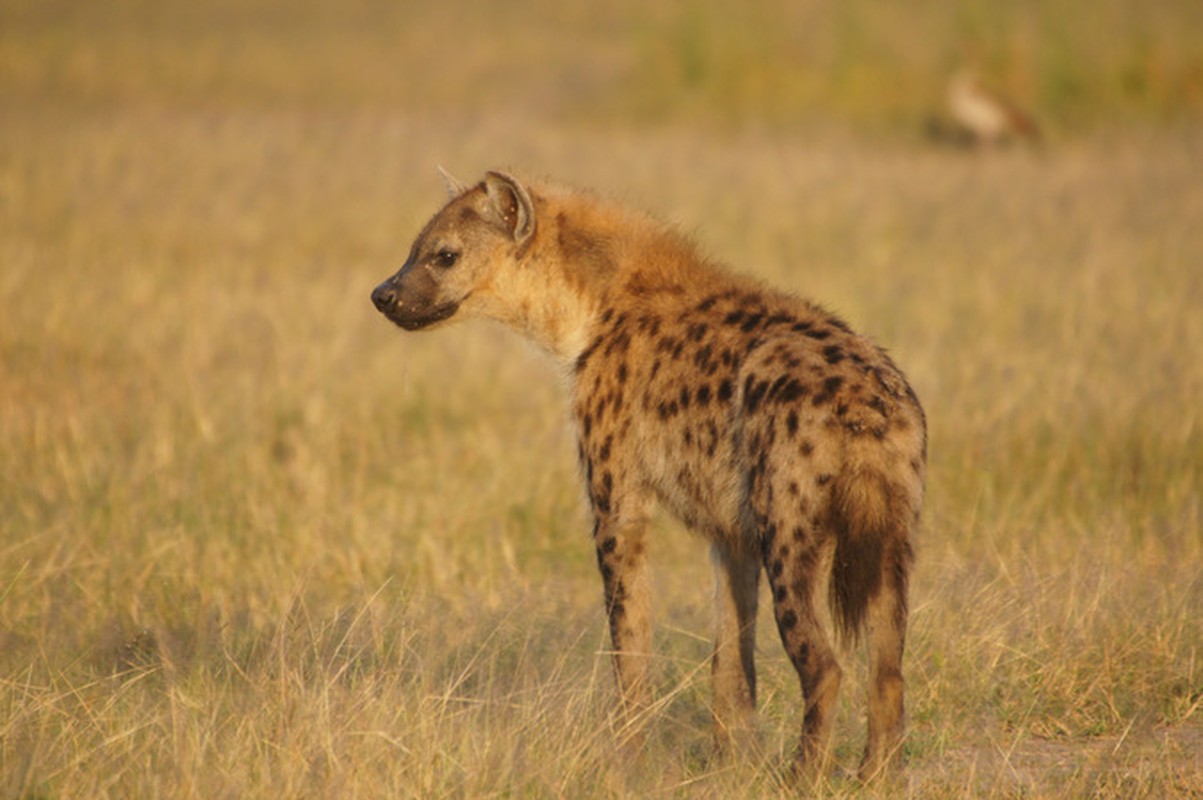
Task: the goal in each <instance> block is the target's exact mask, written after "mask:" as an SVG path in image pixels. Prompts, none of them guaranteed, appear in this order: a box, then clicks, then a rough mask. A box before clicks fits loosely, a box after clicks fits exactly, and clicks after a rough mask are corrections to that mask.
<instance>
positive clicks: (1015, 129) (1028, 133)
mask: <svg viewBox="0 0 1203 800" xmlns="http://www.w3.org/2000/svg"><path fill="white" fill-rule="evenodd" d="M947 102H948V113H949V115H950V116H951V117H952V122H953V124H954V125H955V126H956V128H957V131H958V132H959V133H960V135H961V136H962V137H964V138H965V139H967V140H968V142H969V143H970V144H976V145H983V146H987V147H993V146H994V145H997V144H1001V143H1004V142H1007V141H1011V140H1013V139H1027V140H1029V141H1031V142H1038V141H1039V140H1040V130H1039V128H1037V127H1036V123H1035V121H1034V120H1033V119H1032V118H1031V116H1029V115H1028V114H1026V113H1024V112H1023V111H1022V110H1021V109H1020V108H1019V107H1018V106H1016V105H1015V104H1014V103H1012V102H1010V101H1009V100H1008V99H1007V98H1005V97H1001V96H999V95H997V94H994V93H992V92H990V91H989V90H988V89H986V88H985V87H984V86H982V84H981V82H980V81H979V80H978V77H977V74H976V73H975V72H974V71H973V70H971V69H963V70H960V71H959V72H957V73H956V74H955V75H953V77H952V80H950V81H949V83H948V96H947Z"/></svg>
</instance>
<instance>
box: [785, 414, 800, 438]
mask: <svg viewBox="0 0 1203 800" xmlns="http://www.w3.org/2000/svg"><path fill="white" fill-rule="evenodd" d="M785 429H786V430H787V431H789V435H790V436H793V435H794V434H796V433H797V432H798V412H797V411H794V410H793V409H792V408H791V409H790V412H789V414H788V415H786V417H785Z"/></svg>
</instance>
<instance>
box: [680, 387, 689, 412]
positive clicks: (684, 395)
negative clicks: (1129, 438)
mask: <svg viewBox="0 0 1203 800" xmlns="http://www.w3.org/2000/svg"><path fill="white" fill-rule="evenodd" d="M689 400H690V397H689V387H688V386H682V387H681V396H680V398H679V401H680V403H681V408H682V409H686V408H689Z"/></svg>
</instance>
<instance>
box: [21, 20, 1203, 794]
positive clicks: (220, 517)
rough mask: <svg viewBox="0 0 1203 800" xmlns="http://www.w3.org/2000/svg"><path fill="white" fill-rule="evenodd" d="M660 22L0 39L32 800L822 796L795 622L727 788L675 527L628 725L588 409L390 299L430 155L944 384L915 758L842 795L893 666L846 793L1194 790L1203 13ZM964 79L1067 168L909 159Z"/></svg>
mask: <svg viewBox="0 0 1203 800" xmlns="http://www.w3.org/2000/svg"><path fill="white" fill-rule="evenodd" d="M647 5H649V8H643V6H644V4H642V3H636V2H616V3H611V4H605V7H604V8H602V6H601V5H599V4H591V7H589V8H585V7H584V6H583V5H582V7H581V8H574V7H572V4H560V3H555V2H550V0H546V1H545V0H518V2H514V3H507V4H504V5H501V4H498V5H497V6H496V7H494V6H492V5H489V6H485V7H481V8H476V7H474V6H473V5H472V4H470V3H467V2H460V1H459V0H454V1H453V2H448V3H441V4H429V6H430V7H426V6H425V5H423V6H421V7H413V8H407V7H405V6H406V4H387V3H384V2H379V1H378V0H354V1H353V2H346V3H339V4H329V5H323V4H320V3H317V2H305V3H288V4H284V3H275V2H272V1H271V0H255V1H254V2H250V3H245V2H243V3H234V2H217V3H204V4H201V3H183V2H176V1H175V0H170V1H169V2H165V3H164V2H150V0H123V1H122V2H113V3H103V4H101V3H82V2H78V3H70V2H48V1H45V0H13V1H11V2H6V3H5V4H4V5H3V6H0V796H3V797H15V798H72V797H97V798H100V797H114V798H116V797H198V798H221V797H239V798H241V797H251V798H254V797H263V798H268V797H270V798H276V797H435V798H437V797H499V796H500V797H540V796H562V797H596V796H632V797H635V796H666V797H694V796H698V797H773V796H777V795H778V794H785V793H786V792H785V791H784V789H783V787H782V786H781V785H780V784H779V783H778V780H777V777H776V775H777V771H776V770H777V768H778V767H780V766H781V765H782V764H783V763H785V761H786V759H787V757H788V755H789V752H790V748H791V747H792V745H793V741H794V738H795V735H796V731H797V729H798V728H799V726H800V722H801V721H800V718H799V713H798V699H799V698H798V691H797V687H796V682H795V679H794V677H793V671H792V669H791V668H790V667H789V665H788V663H787V661H786V659H785V657H784V655H783V654H782V653H781V651H780V648H779V646H778V643H777V641H776V635H775V632H774V631H773V630H772V624H771V622H770V621H769V620H767V619H762V621H761V622H762V630H761V634H760V647H759V663H760V670H761V706H762V710H763V713H762V733H763V740H764V746H765V758H764V761H765V763H764V764H753V765H742V764H730V763H724V762H720V761H716V760H714V759H712V758H711V757H710V751H709V741H710V740H709V717H708V711H707V703H708V698H709V693H708V688H707V679H708V666H707V655H708V647H709V645H708V641H707V640H708V637H709V605H710V601H709V588H708V584H709V566H708V563H707V558H706V555H705V551H704V548H703V547H701V546H700V545H699V543H698V542H696V541H694V540H692V539H691V538H690V537H689V536H688V535H687V534H685V533H684V532H683V531H681V530H680V528H679V526H678V525H677V524H675V523H674V522H673V521H672V520H669V519H661V520H659V521H658V523H657V531H656V537H655V541H654V545H653V549H654V556H655V560H656V565H657V567H656V568H657V573H656V574H657V583H658V595H657V597H658V607H657V617H658V620H659V623H660V625H659V628H658V639H657V648H658V651H657V652H658V659H659V660H658V667H657V670H658V672H657V686H658V695H659V697H660V698H661V699H662V702H661V704H660V705H659V706H658V707H657V708H656V709H655V711H654V713H653V714H652V715H650V716H649V718H647V719H642V720H639V721H637V723H636V724H635V725H634V726H633V728H634V729H637V730H633V729H632V728H630V727H628V728H620V727H618V725H617V723H616V722H615V721H613V720H612V719H611V717H610V711H611V709H612V707H613V704H614V701H615V692H614V689H613V685H612V679H611V675H610V666H609V660H608V655H607V653H606V651H605V648H606V639H605V633H604V631H605V625H604V621H603V618H602V609H601V602H600V597H601V588H600V581H599V580H598V579H597V577H596V575H595V571H596V568H595V565H594V557H593V552H592V547H591V545H590V544H589V542H588V539H587V531H588V523H587V520H586V517H585V510H584V503H583V498H582V495H581V490H580V488H579V486H578V478H577V474H576V465H575V463H574V455H575V449H574V445H573V442H572V438H571V432H570V430H569V429H568V426H567V423H566V412H565V411H564V409H563V406H562V402H561V401H562V397H561V394H562V392H561V387H560V385H559V383H558V379H557V376H556V375H555V374H554V371H553V370H552V368H551V367H550V366H549V365H548V364H547V363H545V362H544V361H542V360H541V358H540V357H539V355H538V354H537V353H535V352H534V351H532V350H531V349H530V348H529V347H527V346H525V345H523V344H521V343H520V342H519V341H517V340H516V339H515V338H513V337H511V336H506V335H499V333H498V332H497V331H496V330H495V329H493V328H490V327H488V326H485V325H466V326H463V327H460V328H453V329H448V330H445V331H442V332H439V333H434V334H430V335H428V336H423V335H403V334H401V333H400V332H399V331H397V330H395V329H393V328H392V327H391V326H390V325H388V324H387V323H386V322H385V321H384V320H382V319H381V318H379V316H378V315H377V314H376V313H375V311H374V310H373V309H372V308H371V305H370V303H369V302H368V293H369V292H370V290H371V288H372V287H373V286H374V285H375V284H376V283H377V282H378V281H379V280H380V279H382V278H384V277H385V276H387V275H388V274H389V273H391V272H392V271H393V270H394V269H395V268H396V267H397V266H398V265H399V264H400V263H401V262H402V260H403V259H404V256H405V253H406V250H407V248H408V245H409V241H410V238H411V236H412V235H413V234H414V232H415V231H416V230H417V229H418V227H419V226H420V225H421V223H422V222H423V221H424V220H425V218H426V217H427V216H428V215H429V214H430V213H431V212H432V211H433V210H434V209H435V207H436V206H437V204H438V203H439V202H440V200H441V198H442V192H443V190H442V186H441V182H440V179H439V178H438V176H437V175H436V173H435V171H434V166H435V165H436V164H438V163H443V164H445V165H446V166H447V167H449V168H451V169H452V170H453V171H454V172H456V173H458V174H460V175H461V176H463V177H465V178H472V177H475V176H477V175H478V174H479V173H480V172H481V171H482V170H483V169H485V168H487V167H493V166H499V165H501V166H510V167H514V168H516V169H518V170H522V171H525V172H529V173H534V174H537V175H550V176H554V177H555V178H557V179H559V180H563V181H565V182H569V183H573V184H579V185H583V186H588V187H592V188H594V189H596V190H597V191H598V192H600V193H602V194H605V195H609V196H612V197H615V198H618V199H620V200H622V201H624V202H628V203H630V204H633V205H636V206H640V207H643V208H645V209H648V210H651V211H653V212H654V213H656V214H658V215H659V216H661V217H663V218H665V219H667V220H669V221H672V222H673V223H675V224H678V225H679V226H680V227H682V228H683V229H684V230H686V231H688V232H690V233H692V234H694V235H695V236H696V238H698V239H699V240H700V241H701V242H702V244H703V245H704V247H705V248H706V249H707V250H708V251H709V252H711V253H712V254H714V255H715V256H717V257H719V258H721V259H723V260H725V261H728V262H730V263H732V264H734V265H736V266H737V267H738V268H739V269H741V270H744V271H747V272H750V273H753V274H756V275H759V276H762V277H764V278H766V279H768V280H771V281H773V282H775V283H779V284H783V285H787V286H789V287H792V288H794V289H796V290H797V291H798V292H800V293H804V294H807V295H809V296H813V297H816V298H819V299H821V300H822V301H824V302H825V303H827V304H828V305H829V306H831V307H832V308H834V309H836V310H838V311H840V312H841V313H842V314H843V315H844V316H846V317H847V318H848V319H849V320H850V321H851V322H852V323H853V324H854V325H856V326H857V327H859V328H861V329H863V330H865V331H867V332H869V333H871V334H873V335H874V336H875V337H877V338H878V339H879V340H880V341H881V342H883V343H885V344H886V345H887V346H888V347H889V348H890V349H891V352H892V353H893V355H894V356H895V358H896V359H897V361H898V362H899V363H900V364H902V365H903V367H904V368H905V369H906V370H907V371H908V372H909V374H910V376H911V378H912V382H913V383H914V385H915V387H916V389H917V391H918V393H919V395H920V396H921V398H922V399H923V400H924V402H925V405H926V408H927V411H928V416H929V422H930V433H931V444H930V451H931V464H930V481H929V501H928V508H927V512H926V516H925V523H924V528H923V532H922V535H921V537H920V539H919V541H918V543H917V545H918V548H917V549H918V561H917V566H916V571H915V579H914V583H913V614H912V628H911V631H912V632H911V636H910V640H909V650H908V654H907V662H906V668H907V674H908V677H909V697H908V711H909V718H910V726H909V736H908V739H907V743H906V760H907V767H906V770H905V772H904V776H903V777H902V778H901V779H900V781H899V782H897V783H894V784H891V785H888V786H885V787H878V788H873V789H864V788H862V787H860V786H858V785H857V784H856V783H855V782H853V781H852V780H851V779H850V778H848V777H847V772H848V769H849V768H850V767H851V766H854V764H855V760H856V757H857V748H858V746H859V741H860V737H861V736H863V733H862V730H861V727H862V721H861V717H862V711H861V697H862V696H863V676H861V675H860V674H859V673H857V672H853V674H852V676H851V679H850V680H849V681H848V686H847V691H846V694H845V703H844V711H843V713H842V716H841V718H840V721H839V726H838V727H839V731H838V736H839V742H840V745H839V751H838V754H837V755H838V759H839V761H840V764H841V768H840V770H839V771H837V773H836V774H835V775H833V776H832V778H831V781H830V782H829V783H828V784H827V785H825V786H823V787H820V789H821V793H823V794H826V795H829V796H861V795H869V796H912V797H924V798H926V797H937V798H939V797H948V798H952V797H962V796H966V795H969V796H978V797H1089V796H1103V797H1124V798H1128V797H1200V796H1203V663H1201V661H1203V622H1201V617H1203V569H1201V565H1203V532H1201V518H1200V515H1201V505H1203V504H1201V500H1200V497H1201V495H1203V420H1201V418H1200V411H1201V409H1203V402H1201V398H1203V128H1201V126H1200V119H1201V118H1203V117H1201V112H1203V44H1201V43H1203V7H1200V6H1199V5H1198V4H1195V3H1188V2H1165V3H1160V4H1158V5H1156V6H1155V7H1145V6H1144V4H1141V7H1140V8H1136V5H1137V4H1130V5H1132V6H1133V8H1128V7H1127V5H1128V4H1121V3H1105V4H1097V3H1089V4H1088V3H1085V2H1070V1H1069V0H1067V2H1064V3H1056V4H1044V3H1036V2H1035V1H1034V0H1033V1H1032V2H1019V3H1012V4H1006V5H1003V4H993V5H992V6H985V5H983V6H974V5H960V6H948V5H947V4H937V3H934V2H931V3H916V4H906V5H905V6H899V7H898V8H897V9H893V8H891V7H879V6H878V5H877V4H869V3H841V4H836V3H824V2H820V3H812V4H786V3H775V2H771V0H761V2H757V3H751V4H744V5H743V6H735V5H732V6H730V8H728V6H726V5H719V4H706V3H702V4H695V5H693V6H690V7H688V8H673V7H668V6H661V7H657V8H651V7H650V5H651V4H647ZM435 6H437V8H436V7H435ZM737 7H738V8H742V9H743V10H742V11H740V12H738V13H737V12H735V11H734V10H733V9H735V8H737ZM1082 15H1084V16H1085V18H1086V20H1087V22H1088V24H1079V23H1080V20H1079V17H1080V16H1082ZM966 53H969V54H971V56H972V57H974V58H976V59H978V60H979V62H980V63H981V64H983V65H984V67H985V68H986V69H985V72H987V73H988V74H990V75H991V76H992V77H994V79H995V82H996V83H999V84H1001V85H1004V86H1006V87H1007V88H1008V89H1010V90H1011V91H1012V93H1013V94H1015V95H1017V96H1018V97H1020V98H1021V99H1023V100H1024V101H1025V102H1026V103H1027V104H1028V105H1029V106H1031V107H1033V108H1034V109H1035V110H1036V112H1037V114H1038V115H1039V116H1040V117H1041V119H1042V121H1043V122H1044V124H1045V130H1046V140H1045V144H1044V146H1043V147H1041V148H1039V149H1032V148H1012V149H1008V150H1003V151H998V152H989V153H974V152H964V151H958V150H948V149H942V148H940V147H939V146H937V145H934V144H932V143H930V142H926V141H924V140H923V138H922V137H921V136H920V135H919V134H918V133H917V131H919V130H920V129H921V124H922V119H923V117H924V116H925V115H926V114H928V113H930V112H932V111H937V110H938V102H939V95H940V91H941V89H940V86H941V81H942V80H943V77H944V76H946V74H947V72H948V71H949V70H950V69H951V68H952V66H953V65H954V64H955V63H956V61H957V60H958V59H959V58H962V57H965V56H966ZM762 617H767V615H762ZM633 733H643V734H644V735H645V736H646V740H645V742H644V744H643V746H642V747H641V748H640V749H639V753H638V754H637V757H632V755H631V753H630V752H629V749H627V748H624V747H623V746H622V743H623V742H624V741H625V740H627V739H628V738H629V737H630V736H631V735H632V734H633Z"/></svg>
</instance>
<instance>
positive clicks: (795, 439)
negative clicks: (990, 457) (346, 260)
mask: <svg viewBox="0 0 1203 800" xmlns="http://www.w3.org/2000/svg"><path fill="white" fill-rule="evenodd" d="M448 187H449V190H450V193H451V198H450V201H449V202H448V203H447V204H446V205H445V206H444V207H443V209H442V210H441V211H439V212H438V213H437V214H436V215H435V216H434V218H433V219H431V221H430V222H429V223H428V224H427V225H426V227H425V228H424V229H423V230H422V232H421V233H420V234H419V235H418V237H417V240H416V241H415V242H414V244H413V247H412V249H411V250H410V253H409V258H408V259H407V260H406V262H405V265H404V266H402V267H401V269H400V270H399V271H398V272H397V273H396V274H395V275H393V276H392V277H391V278H389V279H388V280H386V281H385V282H384V283H382V284H380V286H378V287H377V288H376V290H375V291H374V292H373V293H372V301H373V303H375V305H376V307H377V308H378V309H379V310H380V311H381V312H382V313H383V314H384V315H385V316H387V317H388V318H389V319H390V320H392V321H393V322H395V323H396V324H397V325H400V326H401V327H402V328H405V329H406V330H418V329H425V328H430V327H434V326H435V325H437V324H440V323H443V322H446V321H448V320H451V319H453V318H454V319H459V318H462V317H469V316H474V317H487V318H490V319H494V320H498V321H500V322H502V323H504V324H506V325H508V326H510V327H512V328H514V329H515V330H517V331H519V332H520V333H522V334H524V335H525V336H527V337H529V338H530V339H532V340H534V341H535V342H537V343H538V344H540V345H541V346H542V347H543V348H544V349H546V350H547V351H548V352H549V353H550V354H551V355H552V356H553V357H554V358H555V359H557V360H558V361H559V363H560V364H561V365H562V366H563V369H564V371H565V373H566V374H567V376H568V377H569V384H570V388H571V396H572V408H573V414H574V419H575V423H576V433H577V438H578V444H579V453H580V463H581V468H582V471H583V472H584V478H585V483H586V486H587V490H588V495H589V499H590V502H591V506H592V511H593V541H594V545H595V546H596V548H597V563H598V566H599V568H600V570H601V575H602V579H603V582H604V586H605V602H606V611H607V613H608V616H609V627H610V635H611V638H612V642H613V647H614V653H615V664H616V672H617V677H618V684H619V689H620V693H621V695H622V697H623V699H624V701H625V704H626V706H627V707H628V708H629V707H639V706H640V705H642V704H645V703H647V702H648V700H649V679H648V662H649V657H650V655H649V654H650V652H651V626H650V620H649V603H648V600H649V598H648V594H649V588H650V586H649V584H650V581H649V579H648V569H647V559H646V556H645V552H646V550H645V544H646V542H645V534H646V531H647V523H648V516H649V513H650V512H651V507H652V503H653V501H657V500H658V501H659V502H660V503H661V504H662V505H663V506H665V507H666V508H667V509H668V510H670V511H671V512H672V513H674V514H675V515H676V516H677V517H679V518H680V519H681V520H682V521H683V522H684V523H685V524H686V525H687V526H688V527H689V528H691V529H692V530H693V531H695V532H697V533H698V534H701V535H702V536H703V537H705V538H706V539H707V540H708V541H709V542H710V547H711V552H712V555H713V561H714V564H715V566H716V575H717V587H716V611H717V623H716V641H715V648H714V654H713V660H712V673H713V681H714V711H715V717H716V727H717V730H718V733H719V740H720V742H721V743H724V744H736V745H739V744H742V743H748V744H751V743H752V742H754V726H755V705H756V675H755V666H754V664H753V653H754V637H755V618H756V606H757V595H758V584H759V580H760V573H761V570H762V569H763V570H764V572H765V573H766V574H767V576H768V584H769V588H770V591H771V594H772V603H773V613H774V616H775V618H776V621H777V629H778V631H779V632H780V634H781V639H782V641H783V643H784V645H785V649H786V651H787V652H788V654H789V658H790V660H791V662H792V663H793V666H794V668H795V669H796V670H797V673H798V678H799V680H800V681H801V685H802V696H803V698H804V701H805V712H804V722H803V726H802V736H801V743H800V745H799V748H798V763H799V766H801V767H804V768H805V770H806V771H807V772H808V773H811V774H820V773H821V771H822V770H823V768H824V766H825V763H826V761H827V759H828V756H829V752H830V733H831V724H832V716H833V712H834V705H835V701H836V697H837V694H838V691H839V686H840V679H841V675H842V670H841V668H840V665H839V663H838V660H837V645H839V644H840V643H851V642H853V641H855V640H857V639H858V638H861V637H862V636H863V638H864V639H866V640H867V644H868V652H869V660H870V673H871V674H870V685H869V698H868V706H869V711H868V718H869V723H868V725H869V732H868V742H867V745H866V748H865V753H864V758H863V761H862V764H861V773H862V775H864V776H871V775H873V774H875V773H877V772H878V771H879V770H880V769H881V768H882V767H884V766H886V765H887V763H888V762H890V760H891V759H892V757H893V756H895V755H896V754H897V751H898V749H899V745H900V738H901V734H902V730H903V698H902V693H903V682H902V653H903V641H904V637H905V631H906V619H907V577H908V574H909V571H910V565H911V534H912V531H913V530H914V529H915V526H916V523H917V521H918V517H919V510H920V506H921V504H922V500H923V477H924V469H925V460H926V426H925V421H924V416H923V410H922V409H921V407H920V405H919V401H918V399H916V397H915V393H914V392H913V391H912V390H911V387H910V386H909V385H908V384H907V381H906V379H905V378H904V377H903V374H902V373H901V372H900V371H899V369H898V367H896V366H895V365H894V363H893V362H892V361H891V360H890V358H889V356H887V355H886V354H885V353H884V352H883V351H882V350H881V349H880V348H879V347H877V346H876V345H874V344H873V343H872V342H871V341H869V340H868V339H866V338H865V337H863V336H860V335H858V334H856V333H854V332H853V331H852V330H851V329H850V328H849V327H848V325H846V324H845V323H844V322H843V321H842V320H841V319H839V318H838V317H836V316H834V315H833V314H831V313H829V312H827V311H825V310H824V309H822V308H821V307H819V306H817V305H814V304H812V303H810V302H807V301H804V300H800V299H797V298H795V297H793V296H791V295H789V294H785V293H782V292H778V291H775V290H773V289H770V288H767V287H765V286H763V285H761V284H759V283H757V282H755V281H753V280H751V279H749V278H746V277H741V276H738V275H735V274H732V273H730V272H728V271H727V270H725V269H724V268H722V267H721V266H719V265H717V264H715V263H713V262H711V261H709V260H708V259H707V258H706V257H704V256H703V255H701V254H699V252H698V251H697V250H696V249H695V247H694V246H693V245H692V244H690V243H689V242H688V241H686V240H685V239H684V238H682V237H681V236H680V235H678V234H677V233H675V232H674V231H672V230H670V229H668V228H666V227H665V226H663V225H661V224H658V223H656V222H654V221H652V220H649V219H646V218H644V217H642V216H639V215H636V214H632V213H630V212H627V211H624V210H621V209H619V208H616V207H614V206H612V205H608V204H606V203H604V202H601V201H599V200H598V199H596V198H594V197H592V196H590V195H587V194H584V193H579V192H572V191H566V190H561V189H556V188H552V187H548V186H541V185H540V186H536V185H527V184H526V183H524V182H522V181H519V180H517V179H515V178H514V177H512V176H510V175H507V174H503V173H500V172H489V173H488V174H486V175H485V177H484V179H483V180H482V181H480V182H479V183H476V184H475V185H472V186H467V187H464V186H460V185H458V184H456V183H454V182H453V181H452V180H451V179H448Z"/></svg>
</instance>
